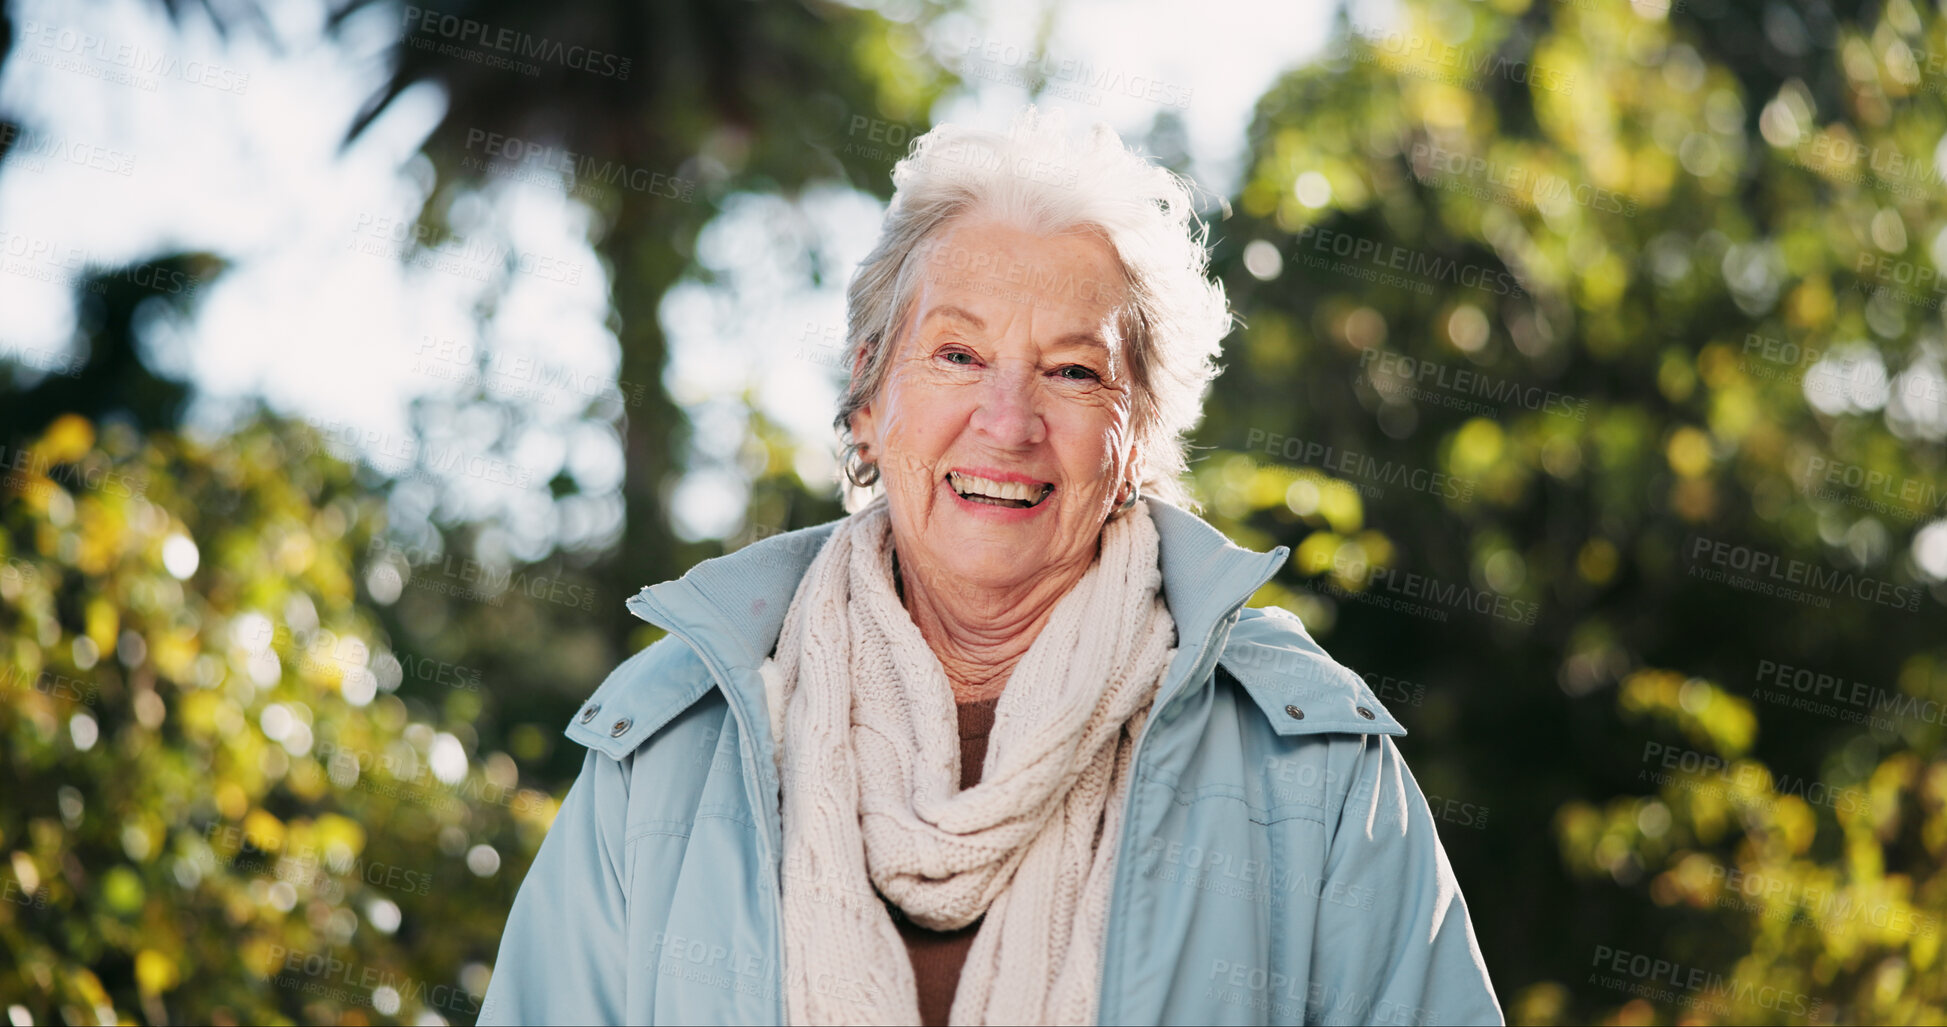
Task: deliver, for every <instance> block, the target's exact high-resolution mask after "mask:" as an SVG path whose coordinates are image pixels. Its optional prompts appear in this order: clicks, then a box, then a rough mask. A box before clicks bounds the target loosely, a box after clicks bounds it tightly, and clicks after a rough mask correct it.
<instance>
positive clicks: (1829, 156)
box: [1792, 132, 1947, 199]
mask: <svg viewBox="0 0 1947 1027" xmlns="http://www.w3.org/2000/svg"><path fill="white" fill-rule="evenodd" d="M1792 162H1793V163H1794V164H1797V165H1799V166H1800V167H1804V168H1810V169H1812V170H1814V171H1817V172H1819V173H1820V174H1822V175H1824V176H1825V177H1827V178H1831V179H1833V180H1835V181H1841V182H1865V181H1868V180H1877V181H1878V182H1879V183H1880V184H1881V185H1882V186H1884V187H1885V188H1886V190H1887V192H1889V193H1891V194H1892V195H1893V196H1895V197H1898V198H1901V199H1923V198H1930V197H1933V196H1937V195H1939V193H1940V189H1941V187H1942V186H1943V185H1947V180H1943V179H1942V177H1941V174H1940V172H1939V171H1938V170H1936V169H1935V168H1934V163H1933V161H1932V160H1931V159H1923V158H1919V157H1910V156H1908V155H1906V154H1904V153H1902V152H1900V151H1899V150H1898V149H1896V148H1894V147H1891V146H1868V145H1866V144H1865V143H1862V142H1859V141H1857V140H1854V139H1850V138H1847V137H1846V136H1843V135H1839V134H1837V133H1834V132H1814V133H1812V136H1811V138H1809V139H1807V140H1806V141H1805V142H1803V143H1801V144H1799V146H1798V148H1797V149H1796V150H1793V151H1792Z"/></svg>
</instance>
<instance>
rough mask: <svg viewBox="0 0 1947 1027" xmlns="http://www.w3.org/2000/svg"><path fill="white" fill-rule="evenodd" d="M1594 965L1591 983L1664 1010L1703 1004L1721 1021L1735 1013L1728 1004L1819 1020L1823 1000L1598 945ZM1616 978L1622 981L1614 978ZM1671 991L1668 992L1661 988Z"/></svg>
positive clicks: (1702, 1006)
mask: <svg viewBox="0 0 1947 1027" xmlns="http://www.w3.org/2000/svg"><path fill="white" fill-rule="evenodd" d="M1589 965H1590V966H1591V967H1595V968H1597V969H1594V970H1592V971H1591V972H1590V973H1589V983H1590V984H1596V985H1601V986H1602V987H1605V988H1611V989H1615V990H1618V991H1623V992H1627V993H1628V994H1631V995H1635V996H1637V997H1639V998H1646V999H1650V1000H1652V1001H1656V1002H1662V1003H1664V1004H1665V1005H1678V1004H1681V1003H1684V1002H1689V1001H1692V1000H1693V999H1701V1000H1702V1001H1701V1002H1700V1003H1699V1004H1698V1007H1699V1010H1700V1011H1703V1012H1709V1013H1711V1014H1712V1015H1716V1016H1726V1015H1729V1013H1730V1012H1731V1010H1730V1008H1729V1007H1728V1006H1726V1005H1725V1004H1724V1000H1726V999H1729V1000H1730V1001H1733V1002H1738V1003H1744V1004H1750V1005H1755V1006H1757V1007H1759V1008H1760V1009H1766V1010H1770V1011H1772V1012H1775V1013H1784V1014H1788V1015H1791V1016H1802V1017H1816V1016H1818V1014H1819V1009H1820V1008H1821V1003H1822V1000H1820V999H1816V998H1812V997H1811V996H1809V995H1804V994H1800V993H1798V992H1794V991H1786V990H1785V989H1783V988H1776V987H1772V986H1770V985H1754V984H1752V983H1750V982H1749V981H1740V980H1736V979H1731V980H1726V979H1725V978H1724V975H1723V974H1721V973H1715V972H1712V971H1709V970H1704V969H1702V968H1701V967H1694V966H1685V965H1683V964H1682V963H1678V962H1674V961H1672V960H1668V959H1659V958H1657V957H1655V956H1649V955H1644V954H1643V953H1640V952H1629V951H1627V950H1624V949H1617V948H1611V947H1610V946H1608V945H1597V946H1596V947H1595V953H1594V955H1593V957H1592V958H1591V959H1590V960H1589ZM1610 974H1616V975H1621V976H1609V975H1610ZM1662 985H1668V987H1662Z"/></svg>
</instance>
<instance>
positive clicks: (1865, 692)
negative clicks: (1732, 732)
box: [1751, 660, 1947, 730]
mask: <svg viewBox="0 0 1947 1027" xmlns="http://www.w3.org/2000/svg"><path fill="white" fill-rule="evenodd" d="M1755 679H1756V681H1757V682H1758V684H1757V686H1756V687H1754V688H1752V689H1751V696H1752V698H1763V699H1765V700H1766V701H1767V702H1772V703H1777V704H1779V705H1783V706H1789V707H1790V708H1791V709H1795V710H1805V711H1808V712H1811V713H1817V714H1820V715H1821V716H1826V717H1830V718H1832V719H1834V720H1845V721H1851V722H1853V723H1859V724H1867V725H1870V726H1872V727H1878V728H1885V729H1887V730H1892V729H1893V727H1894V724H1893V721H1892V720H1890V719H1888V718H1890V717H1898V718H1900V719H1902V720H1907V721H1918V722H1920V723H1923V724H1933V725H1936V726H1947V704H1943V703H1941V702H1939V701H1938V700H1935V699H1922V698H1921V697H1919V696H1917V695H1908V694H1907V693H1905V692H1889V691H1887V690H1886V689H1884V688H1878V687H1875V686H1873V685H1868V684H1865V683H1863V682H1859V681H1848V680H1846V679H1845V678H1842V677H1840V676H1838V675H1836V674H1828V673H1825V672H1823V671H1814V670H1811V669H1809V668H1806V667H1794V666H1792V665H1791V664H1788V663H1779V662H1777V661H1775V660H1759V661H1758V670H1757V674H1756V675H1755Z"/></svg>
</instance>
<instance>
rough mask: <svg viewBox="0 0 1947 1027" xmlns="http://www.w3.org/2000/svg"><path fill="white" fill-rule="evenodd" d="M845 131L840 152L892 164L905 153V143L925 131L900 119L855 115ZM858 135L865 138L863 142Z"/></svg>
mask: <svg viewBox="0 0 1947 1027" xmlns="http://www.w3.org/2000/svg"><path fill="white" fill-rule="evenodd" d="M845 134H846V136H848V137H849V140H848V141H847V142H846V144H845V149H844V150H843V151H842V152H843V153H845V155H847V156H850V157H863V158H865V159H866V160H872V161H881V162H883V163H887V164H891V163H893V162H895V161H897V160H899V158H901V157H903V156H905V155H906V146H907V144H908V143H910V142H912V140H913V139H914V138H916V137H918V136H920V135H923V134H925V133H924V132H923V131H921V132H916V131H914V130H913V127H912V126H911V125H907V124H903V123H901V122H897V121H887V120H885V119H883V118H871V117H867V116H865V115H863V114H854V115H852V118H851V122H850V123H849V124H848V125H847V126H846V128H845ZM860 136H864V137H865V138H864V140H863V141H861V140H860V138H859V137H860Z"/></svg>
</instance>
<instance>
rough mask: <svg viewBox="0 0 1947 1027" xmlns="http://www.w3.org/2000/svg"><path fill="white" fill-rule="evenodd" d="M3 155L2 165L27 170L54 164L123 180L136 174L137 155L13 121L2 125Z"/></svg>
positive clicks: (43, 168)
mask: <svg viewBox="0 0 1947 1027" xmlns="http://www.w3.org/2000/svg"><path fill="white" fill-rule="evenodd" d="M0 153H4V154H5V156H4V157H0V163H5V164H11V165H15V166H18V167H20V168H22V169H24V170H28V171H35V172H39V171H45V170H47V165H48V163H49V162H50V161H52V162H54V163H56V164H63V165H67V166H70V167H76V168H89V169H92V170H95V171H101V172H105V173H107V174H110V175H120V176H122V177H123V178H127V177H129V176H130V175H133V174H135V154H132V153H126V152H124V151H121V150H112V149H109V148H108V147H106V146H100V145H97V144H95V143H89V142H84V141H82V140H79V139H71V138H69V137H67V136H62V135H56V134H54V133H52V132H36V131H34V130H33V129H28V128H22V127H20V126H19V125H15V124H13V123H12V122H0Z"/></svg>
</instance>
